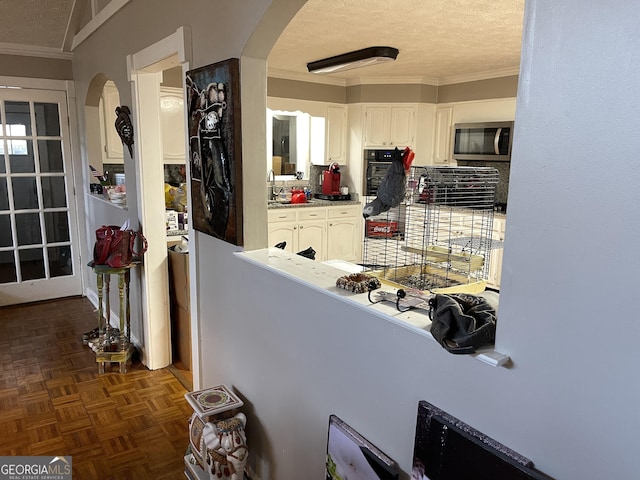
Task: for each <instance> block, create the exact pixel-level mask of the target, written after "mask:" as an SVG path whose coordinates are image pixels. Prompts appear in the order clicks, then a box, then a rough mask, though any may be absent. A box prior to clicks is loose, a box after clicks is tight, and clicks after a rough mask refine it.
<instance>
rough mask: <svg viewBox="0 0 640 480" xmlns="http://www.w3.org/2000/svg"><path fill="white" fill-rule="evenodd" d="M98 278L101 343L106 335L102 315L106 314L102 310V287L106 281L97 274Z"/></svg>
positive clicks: (99, 336) (99, 335) (99, 334)
mask: <svg viewBox="0 0 640 480" xmlns="http://www.w3.org/2000/svg"><path fill="white" fill-rule="evenodd" d="M96 276H97V284H98V341H100V338H101V337H102V335H103V334H104V327H103V319H102V315H103V313H104V311H103V308H102V287H103V282H104V279H103V277H102V274H101V273H98V274H96Z"/></svg>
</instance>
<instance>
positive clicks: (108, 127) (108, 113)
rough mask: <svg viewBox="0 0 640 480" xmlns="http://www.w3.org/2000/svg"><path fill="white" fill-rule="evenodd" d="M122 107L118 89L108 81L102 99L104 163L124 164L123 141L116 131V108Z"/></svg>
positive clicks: (103, 89)
mask: <svg viewBox="0 0 640 480" xmlns="http://www.w3.org/2000/svg"><path fill="white" fill-rule="evenodd" d="M119 105H120V95H119V94H118V88H117V87H116V85H115V84H114V83H113V82H112V81H107V83H105V84H104V87H103V88H102V98H101V99H100V106H99V108H100V123H101V131H102V145H103V149H102V163H103V164H104V163H124V156H123V153H122V152H123V150H122V140H121V139H120V136H119V135H118V132H117V131H116V127H115V122H116V107H118V106H119Z"/></svg>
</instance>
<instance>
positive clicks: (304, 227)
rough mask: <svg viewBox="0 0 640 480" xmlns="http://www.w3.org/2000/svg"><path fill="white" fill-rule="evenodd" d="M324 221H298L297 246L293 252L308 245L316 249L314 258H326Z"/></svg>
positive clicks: (322, 259)
mask: <svg viewBox="0 0 640 480" xmlns="http://www.w3.org/2000/svg"><path fill="white" fill-rule="evenodd" d="M326 236H327V223H326V221H307V222H300V223H298V247H297V250H296V251H295V253H298V252H299V251H300V250H305V249H307V248H309V247H311V248H313V249H314V250H315V251H316V260H318V261H320V262H322V261H324V260H326V246H325V244H326V240H325V239H326Z"/></svg>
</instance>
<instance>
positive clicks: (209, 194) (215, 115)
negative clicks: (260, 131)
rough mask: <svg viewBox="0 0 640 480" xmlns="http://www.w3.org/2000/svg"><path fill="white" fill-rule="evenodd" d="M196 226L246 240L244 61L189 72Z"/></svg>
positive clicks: (228, 239) (231, 239)
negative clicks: (244, 206) (242, 65)
mask: <svg viewBox="0 0 640 480" xmlns="http://www.w3.org/2000/svg"><path fill="white" fill-rule="evenodd" d="M186 88H187V102H188V105H187V114H188V126H189V162H190V167H191V170H190V171H191V178H190V187H191V210H192V211H191V212H190V214H189V217H190V221H191V222H192V223H193V227H194V228H195V229H196V230H198V231H200V232H203V233H206V234H208V235H211V236H214V237H217V238H220V239H222V240H224V241H226V242H229V243H232V244H234V245H242V244H243V237H242V138H241V130H240V128H241V122H240V61H239V60H238V59H237V58H230V59H228V60H224V61H222V62H218V63H214V64H211V65H207V66H206V67H200V68H197V69H195V70H190V71H188V72H187V75H186Z"/></svg>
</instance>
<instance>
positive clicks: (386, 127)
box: [363, 106, 416, 148]
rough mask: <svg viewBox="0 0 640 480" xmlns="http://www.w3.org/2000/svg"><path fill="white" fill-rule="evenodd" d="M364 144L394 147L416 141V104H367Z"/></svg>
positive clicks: (368, 146)
mask: <svg viewBox="0 0 640 480" xmlns="http://www.w3.org/2000/svg"><path fill="white" fill-rule="evenodd" d="M364 115H365V119H364V138H363V142H364V146H365V147H366V148H372V147H373V148H385V147H387V148H392V147H406V146H412V145H413V144H414V141H415V128H416V127H415V124H416V107H415V106H367V107H365V109H364Z"/></svg>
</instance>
